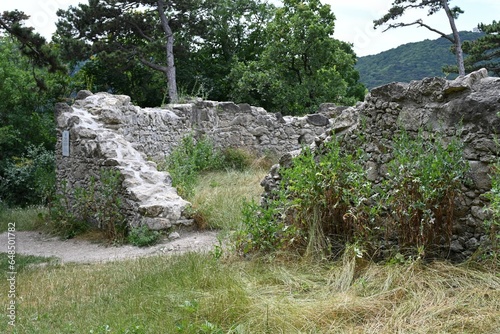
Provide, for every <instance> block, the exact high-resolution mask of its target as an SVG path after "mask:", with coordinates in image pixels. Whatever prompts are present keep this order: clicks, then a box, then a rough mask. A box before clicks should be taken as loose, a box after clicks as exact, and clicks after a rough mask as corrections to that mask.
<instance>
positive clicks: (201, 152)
mask: <svg viewBox="0 0 500 334" xmlns="http://www.w3.org/2000/svg"><path fill="white" fill-rule="evenodd" d="M221 162H222V157H221V154H220V153H219V152H218V151H216V150H215V148H214V146H213V144H212V142H211V141H210V140H209V139H208V138H205V137H203V138H200V139H195V138H194V136H193V135H192V134H190V135H188V136H185V137H184V138H182V141H181V143H180V144H179V146H177V147H176V148H175V149H174V150H173V151H172V153H171V154H170V155H169V156H168V157H167V158H166V161H165V169H166V170H167V171H168V172H169V173H170V175H171V176H172V184H173V186H175V187H176V188H177V190H178V192H179V194H180V195H181V196H185V197H189V196H191V195H192V194H193V189H194V186H195V185H196V182H197V179H198V175H199V173H200V172H201V171H204V170H213V169H217V168H220V166H221V165H222V163H221Z"/></svg>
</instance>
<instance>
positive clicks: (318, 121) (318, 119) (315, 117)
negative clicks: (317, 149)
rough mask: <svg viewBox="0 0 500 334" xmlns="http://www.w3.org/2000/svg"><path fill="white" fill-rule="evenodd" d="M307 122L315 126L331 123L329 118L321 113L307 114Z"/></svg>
mask: <svg viewBox="0 0 500 334" xmlns="http://www.w3.org/2000/svg"><path fill="white" fill-rule="evenodd" d="M307 122H308V123H309V124H312V125H314V126H325V125H328V124H330V121H329V120H328V118H327V117H325V116H323V115H320V114H311V115H307Z"/></svg>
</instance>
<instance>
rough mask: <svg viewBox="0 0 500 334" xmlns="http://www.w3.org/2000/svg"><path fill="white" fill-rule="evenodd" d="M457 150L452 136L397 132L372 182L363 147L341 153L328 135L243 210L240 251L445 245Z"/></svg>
mask: <svg viewBox="0 0 500 334" xmlns="http://www.w3.org/2000/svg"><path fill="white" fill-rule="evenodd" d="M428 136H430V137H431V138H430V140H428V139H429V138H426V137H428ZM360 144H361V143H360ZM462 154H463V148H462V144H461V142H460V141H459V140H458V139H454V140H452V141H451V142H449V143H448V144H447V145H446V146H445V145H444V144H443V138H441V137H440V136H439V135H437V134H436V135H429V134H426V135H424V134H423V133H422V132H421V133H419V134H418V136H415V137H414V136H410V135H409V134H408V133H406V132H405V131H401V134H400V135H397V136H395V137H394V138H393V148H392V157H393V159H392V161H391V162H390V163H389V164H388V175H387V179H386V181H385V182H382V183H380V184H378V185H374V184H372V183H371V182H370V181H369V180H368V178H367V171H366V169H365V167H364V166H365V163H366V160H365V158H366V157H365V156H364V154H363V152H362V150H359V151H358V152H352V153H351V152H346V151H345V149H343V148H342V147H341V145H340V143H339V142H338V141H337V140H336V139H335V138H333V139H332V140H331V141H329V142H326V143H324V144H322V146H320V147H319V148H317V149H316V150H314V151H312V150H310V149H309V148H307V147H306V148H304V149H303V150H302V152H301V153H300V154H299V155H298V156H297V157H295V158H294V159H293V163H292V164H291V166H282V167H281V170H280V174H281V176H282V180H281V181H280V187H279V189H277V190H276V192H275V193H274V194H273V196H272V197H271V198H268V199H267V200H266V206H265V207H260V206H257V205H255V204H249V205H248V206H247V207H246V208H245V224H246V228H245V229H244V231H243V232H242V233H241V235H240V239H239V241H238V245H239V248H240V249H241V250H242V251H243V252H249V251H255V250H258V251H275V250H281V249H284V248H285V249H286V248H291V249H294V250H298V251H299V252H301V254H304V255H311V256H316V257H317V256H318V255H319V256H321V257H323V256H331V255H335V254H342V253H343V251H344V249H345V247H346V245H348V244H355V245H356V249H357V251H358V252H360V253H363V252H365V253H366V254H367V255H368V256H369V257H380V256H381V257H385V256H387V255H395V254H396V253H399V252H400V253H402V254H405V255H411V256H418V257H426V256H435V255H437V254H439V252H440V251H441V250H442V249H443V247H446V245H449V244H450V242H451V240H450V237H451V224H452V221H453V212H454V211H453V209H454V201H455V199H456V198H457V197H458V195H459V194H460V192H461V189H462V184H463V182H465V180H466V174H467V171H468V164H467V162H466V161H465V160H464V159H463V158H462ZM291 246H293V247H291Z"/></svg>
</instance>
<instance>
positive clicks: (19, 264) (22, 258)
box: [0, 253, 56, 273]
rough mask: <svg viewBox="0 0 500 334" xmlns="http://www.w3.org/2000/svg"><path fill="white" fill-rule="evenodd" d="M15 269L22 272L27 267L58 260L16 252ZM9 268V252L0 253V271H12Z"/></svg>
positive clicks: (52, 262)
mask: <svg viewBox="0 0 500 334" xmlns="http://www.w3.org/2000/svg"><path fill="white" fill-rule="evenodd" d="M14 260H15V271H16V272H21V271H23V270H25V269H27V268H32V267H33V266H37V265H41V264H55V263H56V260H55V259H54V258H50V257H42V256H33V255H21V254H15V257H14ZM10 271H12V270H10V268H9V256H8V254H7V253H0V272H1V273H6V272H10Z"/></svg>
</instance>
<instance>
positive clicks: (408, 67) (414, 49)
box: [356, 31, 484, 89]
mask: <svg viewBox="0 0 500 334" xmlns="http://www.w3.org/2000/svg"><path fill="white" fill-rule="evenodd" d="M460 36H461V39H462V40H464V41H474V40H476V39H478V38H480V37H481V36H484V34H482V33H476V32H466V31H462V32H460ZM466 43H467V42H464V45H466ZM466 59H467V58H466ZM454 62H455V58H454V56H453V54H452V53H451V52H450V43H449V42H448V41H447V40H446V39H444V38H438V39H434V40H424V41H421V42H415V43H408V44H404V45H401V46H398V47H397V48H394V49H391V50H387V51H384V52H381V53H379V54H376V55H370V56H365V57H360V58H359V59H358V63H357V64H356V69H357V70H358V71H359V74H360V77H361V78H360V81H361V82H362V83H363V84H365V85H366V87H367V88H368V89H372V88H374V87H377V86H381V85H385V84H388V83H391V82H410V81H412V80H421V79H423V78H426V77H434V76H436V77H443V76H445V77H446V78H448V79H454V78H455V77H456V74H454V73H453V72H451V70H450V69H449V67H450V65H453V64H454ZM443 67H445V68H446V70H445V71H447V72H445V71H443ZM455 68H456V66H455ZM468 70H469V69H468Z"/></svg>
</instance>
